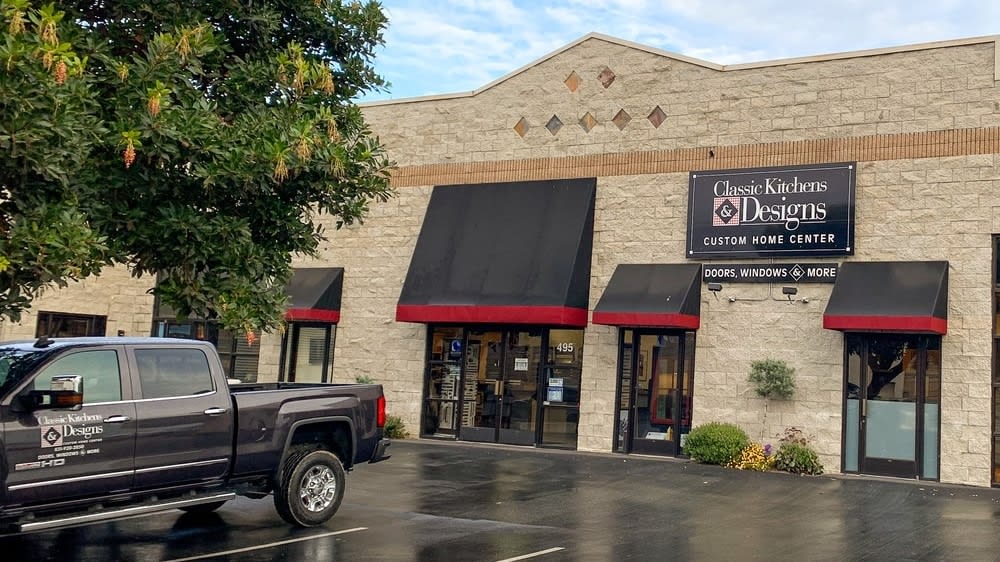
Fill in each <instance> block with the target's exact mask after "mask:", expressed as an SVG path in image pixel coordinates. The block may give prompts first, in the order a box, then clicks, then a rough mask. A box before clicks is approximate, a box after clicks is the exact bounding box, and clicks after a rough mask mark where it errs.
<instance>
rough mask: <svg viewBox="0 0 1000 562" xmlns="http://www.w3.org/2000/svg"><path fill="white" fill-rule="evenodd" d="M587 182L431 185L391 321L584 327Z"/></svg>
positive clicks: (589, 240)
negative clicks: (424, 213)
mask: <svg viewBox="0 0 1000 562" xmlns="http://www.w3.org/2000/svg"><path fill="white" fill-rule="evenodd" d="M596 191H597V180H596V179H594V178H589V179H573V180H549V181H536V182H518V183H493V184H482V185H457V186H438V187H435V188H434V191H433V192H432V193H431V200H430V204H429V205H428V207H427V214H426V215H425V216H424V223H423V227H421V229H420V236H419V237H418V238H417V245H416V248H415V249H414V250H413V258H412V260H411V261H410V269H409V271H407V273H406V281H405V282H404V283H403V290H402V292H401V293H400V296H399V304H398V305H397V307H396V320H398V321H401V322H427V323H430V322H448V323H501V324H548V325H561V326H586V325H587V307H588V305H589V303H588V300H589V295H590V292H589V291H590V253H591V249H592V246H593V236H594V198H595V195H596Z"/></svg>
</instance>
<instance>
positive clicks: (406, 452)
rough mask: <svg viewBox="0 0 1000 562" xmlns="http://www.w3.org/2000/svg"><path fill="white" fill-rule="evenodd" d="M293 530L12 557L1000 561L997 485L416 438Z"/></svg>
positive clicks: (95, 534) (135, 538)
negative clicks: (333, 505) (325, 517)
mask: <svg viewBox="0 0 1000 562" xmlns="http://www.w3.org/2000/svg"><path fill="white" fill-rule="evenodd" d="M392 453H393V456H392V458H391V459H390V460H388V461H386V462H383V463H379V464H375V465H365V466H361V467H359V468H358V469H357V470H355V471H354V472H352V473H351V474H350V475H349V476H348V489H347V495H346V497H345V500H344V503H343V505H342V507H341V509H340V512H339V513H338V514H337V516H336V517H334V518H333V519H332V520H331V521H330V522H328V523H327V524H326V525H324V526H322V527H318V528H312V529H294V528H290V527H288V526H287V525H285V524H284V523H283V522H282V521H281V520H280V519H279V518H278V516H277V514H276V513H275V511H274V508H273V507H272V505H271V502H270V501H269V500H260V501H253V500H247V499H243V498H241V499H238V500H236V501H234V502H231V503H230V504H227V505H226V506H224V507H223V508H222V509H220V510H219V511H218V512H217V513H215V514H213V515H211V516H208V517H204V516H203V517H200V518H199V517H192V516H189V515H182V514H181V513H180V512H170V513H164V514H158V515H154V516H149V517H143V518H137V519H130V520H125V521H119V522H115V523H105V524H97V525H91V526H87V527H80V528H73V529H64V530H60V531H50V532H44V533H37V534H32V535H24V536H18V537H7V538H3V539H0V549H2V550H0V552H3V560H17V561H20V560H31V561H43V560H57V561H60V562H69V561H73V560H95V561H96V560H101V561H107V560H136V561H149V560H173V561H181V560H248V561H258V560H259V561H264V560H289V561H297V560H352V561H354V560H378V561H395V560H400V561H411V560H412V561H432V560H463V561H466V560H468V561H493V562H495V561H500V560H505V561H509V562H512V561H513V560H540V561H555V560H995V559H997V558H998V556H1000V554H998V553H1000V533H997V528H998V523H1000V491H995V490H992V489H985V488H969V487H959V486H947V485H938V484H935V483H929V482H903V481H895V480H886V479H860V478H844V477H833V476H820V477H799V476H792V475H788V474H783V473H767V474H760V473H752V472H743V471H736V470H729V469H723V468H719V467H710V466H702V465H697V464H693V463H688V462H680V461H674V460H663V459H650V458H641V457H622V456H615V455H610V454H587V453H575V452H566V451H549V450H536V449H531V448H527V449H523V448H512V447H497V446H485V445H469V444H459V443H441V442H434V441H415V440H408V441H402V442H397V443H394V444H393V447H392Z"/></svg>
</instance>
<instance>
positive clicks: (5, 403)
mask: <svg viewBox="0 0 1000 562" xmlns="http://www.w3.org/2000/svg"><path fill="white" fill-rule="evenodd" d="M0 424H2V426H0V427H2V433H0V533H10V532H21V531H33V530H41V529H50V528H56V527H64V526H69V525H79V524H84V523H90V522H95V521H105V520H110V519H117V518H123V517H132V516H136V515H140V514H144V513H151V512H156V511H163V510H167V509H181V510H185V511H188V512H195V513H207V512H210V511H212V510H215V509H218V508H219V507H220V506H221V505H222V504H224V503H225V502H226V501H228V500H230V499H233V498H234V497H235V496H236V495H243V496H248V497H251V498H263V497H266V496H267V495H269V494H270V495H273V497H274V505H275V507H276V508H277V510H278V513H279V514H280V515H281V517H282V518H283V519H284V520H285V521H287V522H289V523H291V524H293V525H298V526H313V525H319V524H321V523H324V522H325V521H327V520H328V519H329V518H330V517H332V516H333V514H334V513H335V512H336V511H337V509H338V508H339V507H340V502H341V500H342V499H343V496H344V486H345V476H344V473H345V470H351V468H353V467H354V466H355V465H357V464H360V463H365V462H369V463H373V462H377V461H380V460H383V459H385V458H387V455H386V449H387V448H388V445H389V442H388V441H387V440H385V439H383V438H382V427H383V425H384V424H385V398H384V397H383V395H382V387H381V386H380V385H371V384H306V383H301V384H300V383H270V384H232V385H230V384H229V381H227V379H226V377H225V375H224V373H223V369H222V364H221V363H220V361H219V357H218V355H217V354H216V351H215V348H214V347H213V346H212V345H211V344H209V343H205V342H199V341H191V340H178V339H164V338H65V339H48V338H45V337H42V338H40V339H39V340H38V341H29V342H6V343H0Z"/></svg>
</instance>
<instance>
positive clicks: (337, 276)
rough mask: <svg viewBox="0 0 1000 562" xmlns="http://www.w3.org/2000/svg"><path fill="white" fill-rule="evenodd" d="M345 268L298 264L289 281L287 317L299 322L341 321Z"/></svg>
mask: <svg viewBox="0 0 1000 562" xmlns="http://www.w3.org/2000/svg"><path fill="white" fill-rule="evenodd" d="M343 288H344V268H342V267H310V268H301V269H300V268H295V269H293V270H292V278H291V279H290V280H289V281H288V297H289V302H288V310H287V311H285V319H286V320H289V321H296V322H339V321H340V295H341V292H342V291H343Z"/></svg>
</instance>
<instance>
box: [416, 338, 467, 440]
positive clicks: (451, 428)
mask: <svg viewBox="0 0 1000 562" xmlns="http://www.w3.org/2000/svg"><path fill="white" fill-rule="evenodd" d="M464 346H465V331H464V330H463V329H461V328H450V327H437V328H434V329H433V331H432V332H431V343H430V361H429V362H428V365H427V376H426V379H425V380H426V385H425V387H424V405H423V413H422V420H421V431H420V433H421V435H424V436H434V435H443V436H455V435H457V432H458V419H457V414H458V411H459V404H460V403H461V400H460V397H459V394H460V393H461V392H462V388H461V386H460V385H461V382H462V359H463V357H465V349H464ZM472 397H473V398H474V393H473V396H472ZM468 398H469V397H467V399H468ZM469 410H470V407H469V405H468V403H467V404H466V406H465V410H464V411H463V412H464V413H463V419H464V418H465V417H466V414H467V413H469Z"/></svg>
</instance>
